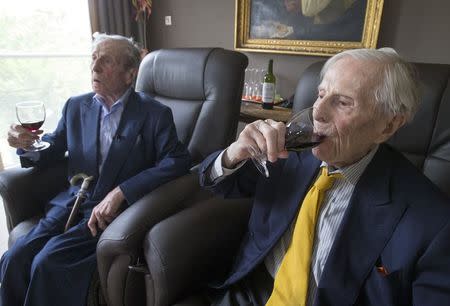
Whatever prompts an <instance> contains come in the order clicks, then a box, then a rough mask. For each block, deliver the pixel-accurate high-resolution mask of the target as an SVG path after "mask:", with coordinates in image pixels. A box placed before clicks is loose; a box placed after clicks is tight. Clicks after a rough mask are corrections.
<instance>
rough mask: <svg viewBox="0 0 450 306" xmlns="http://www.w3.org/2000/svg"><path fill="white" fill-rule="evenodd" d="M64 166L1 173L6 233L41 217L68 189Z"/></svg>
mask: <svg viewBox="0 0 450 306" xmlns="http://www.w3.org/2000/svg"><path fill="white" fill-rule="evenodd" d="M66 169H67V162H66V161H62V162H59V163H57V164H55V165H53V166H50V167H46V168H36V167H35V168H12V169H8V170H4V171H2V172H0V195H1V196H2V198H3V205H4V208H5V213H6V219H7V225H8V231H11V230H12V229H13V228H14V227H15V226H16V225H17V224H18V223H20V222H22V221H24V220H26V219H29V218H31V217H34V216H36V215H40V214H43V213H44V205H45V203H46V202H47V201H48V200H50V199H51V198H52V197H54V196H55V195H56V194H57V193H58V192H59V191H61V190H62V189H63V188H64V187H66V186H67V185H68V181H67V171H66Z"/></svg>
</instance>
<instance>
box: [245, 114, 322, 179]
mask: <svg viewBox="0 0 450 306" xmlns="http://www.w3.org/2000/svg"><path fill="white" fill-rule="evenodd" d="M284 137H285V142H284V143H285V148H286V150H288V151H302V150H306V149H310V148H313V147H315V146H317V145H318V144H320V143H321V142H322V140H323V139H324V136H322V135H319V134H317V133H316V132H315V131H314V120H313V108H312V107H309V108H305V109H303V110H301V111H299V112H298V113H296V114H295V115H294V116H293V117H292V118H291V119H290V120H289V121H288V122H287V123H286V133H285V136H284ZM248 150H249V153H250V155H251V156H252V158H251V160H252V161H253V163H254V165H255V166H256V168H257V169H258V170H259V172H261V173H262V174H263V175H264V176H266V177H269V170H268V169H267V165H266V164H267V154H266V152H261V150H260V149H259V148H255V147H253V146H249V147H248Z"/></svg>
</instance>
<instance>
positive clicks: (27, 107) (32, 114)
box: [16, 101, 50, 152]
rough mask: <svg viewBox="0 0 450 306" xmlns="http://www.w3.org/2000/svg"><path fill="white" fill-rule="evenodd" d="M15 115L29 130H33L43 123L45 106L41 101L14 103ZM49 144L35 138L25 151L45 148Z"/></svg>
mask: <svg viewBox="0 0 450 306" xmlns="http://www.w3.org/2000/svg"><path fill="white" fill-rule="evenodd" d="M16 115H17V120H19V122H20V124H21V125H22V126H23V127H24V128H26V129H27V130H29V131H30V132H35V131H37V130H39V128H40V127H41V126H42V124H44V121H45V106H44V103H43V102H41V101H25V102H19V103H16ZM49 146H50V144H49V143H48V142H46V141H41V140H40V139H37V140H35V141H34V142H33V144H31V145H30V146H29V147H27V148H23V149H24V150H25V151H30V152H36V151H41V150H44V149H47V148H48V147H49Z"/></svg>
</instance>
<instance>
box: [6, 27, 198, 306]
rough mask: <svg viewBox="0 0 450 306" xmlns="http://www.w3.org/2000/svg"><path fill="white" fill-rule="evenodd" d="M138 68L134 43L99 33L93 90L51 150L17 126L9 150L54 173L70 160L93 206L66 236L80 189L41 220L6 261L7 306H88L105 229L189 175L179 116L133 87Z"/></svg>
mask: <svg viewBox="0 0 450 306" xmlns="http://www.w3.org/2000/svg"><path fill="white" fill-rule="evenodd" d="M139 63H140V50H139V48H137V47H136V45H135V44H134V42H133V41H132V40H131V39H128V38H126V37H122V36H118V35H106V34H99V35H97V36H95V38H94V42H93V52H92V63H91V73H92V89H93V92H92V93H88V94H84V95H79V96H75V97H71V98H70V99H69V100H68V101H67V102H66V104H65V105H64V108H63V111H62V116H61V119H60V121H59V123H58V126H57V127H56V129H55V131H54V132H53V133H50V134H46V135H44V136H43V137H42V139H43V140H44V141H46V142H48V143H49V144H50V146H49V147H48V148H46V149H44V150H41V151H38V152H28V151H27V149H28V148H29V147H30V145H31V144H32V143H33V142H34V141H35V140H36V139H37V138H38V134H40V133H41V132H42V131H40V130H37V131H30V130H29V129H27V128H25V127H23V126H21V125H17V124H13V125H12V126H11V129H10V131H9V133H8V141H9V144H10V145H11V146H12V147H15V148H17V149H18V154H19V155H20V156H21V159H22V160H23V161H24V162H25V161H26V162H27V163H29V164H32V165H35V166H37V167H47V166H49V165H51V164H52V163H54V162H56V161H58V160H61V159H63V158H64V156H65V155H66V154H67V156H68V176H69V179H70V178H72V177H74V176H75V177H76V178H78V177H82V178H88V180H89V181H90V183H89V184H83V185H84V186H83V189H85V190H83V192H82V194H83V196H84V197H85V200H84V202H83V203H81V206H80V208H79V211H78V212H77V213H75V215H74V217H75V218H74V220H73V223H71V224H67V229H66V223H67V221H68V218H69V215H70V213H71V208H72V206H73V205H74V202H75V198H76V195H77V192H78V191H79V190H80V186H71V187H69V188H68V189H67V190H64V191H62V192H61V193H59V194H58V195H57V196H56V197H55V198H53V199H52V200H50V202H49V203H48V204H47V205H46V214H45V216H44V217H43V218H42V219H41V220H40V222H39V223H38V224H37V225H36V226H35V227H34V228H33V229H32V230H31V231H30V232H29V233H28V234H27V235H25V236H23V237H21V238H19V239H18V240H17V241H16V243H15V244H14V245H13V246H12V247H11V248H10V249H9V250H8V251H7V252H6V253H5V254H4V255H3V256H2V258H1V261H0V281H1V289H0V300H1V303H0V304H1V305H4V306H6V305H8V306H19V305H27V306H31V305H36V306H43V305H45V306H52V305H54V306H59V305H73V306H80V305H85V304H86V297H87V293H88V288H89V284H90V280H91V277H92V274H93V272H94V271H95V268H96V254H95V252H96V244H97V241H98V238H99V236H100V233H101V231H102V230H104V229H105V228H106V227H107V226H108V224H109V223H111V222H112V221H113V220H114V219H115V218H116V217H117V216H118V215H119V214H120V213H121V211H123V210H124V209H126V208H127V207H128V206H130V205H133V203H134V202H135V201H137V200H138V199H139V198H141V197H142V196H144V195H145V194H147V193H148V192H150V191H152V190H153V189H155V188H156V187H158V186H159V185H161V184H163V183H165V182H168V181H170V180H172V179H174V178H176V177H178V176H180V175H183V174H185V173H187V171H188V169H189V167H190V163H191V159H190V156H189V153H188V151H187V149H186V148H185V146H184V145H183V144H181V143H180V141H179V140H178V136H177V133H176V130H175V125H174V123H173V118H172V113H171V110H170V109H169V108H168V107H166V106H164V105H162V104H160V103H159V102H157V101H155V100H154V99H152V98H151V97H150V96H148V95H146V94H144V93H137V92H135V91H134V89H133V87H132V84H133V83H134V80H135V77H136V74H137V70H138V67H139ZM24 192H26V190H24Z"/></svg>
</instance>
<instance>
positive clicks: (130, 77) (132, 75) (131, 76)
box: [125, 68, 138, 85]
mask: <svg viewBox="0 0 450 306" xmlns="http://www.w3.org/2000/svg"><path fill="white" fill-rule="evenodd" d="M137 72H138V70H137V69H136V68H130V69H128V70H127V71H126V72H125V74H126V81H127V84H128V85H131V84H133V83H134V80H136V76H137Z"/></svg>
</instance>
